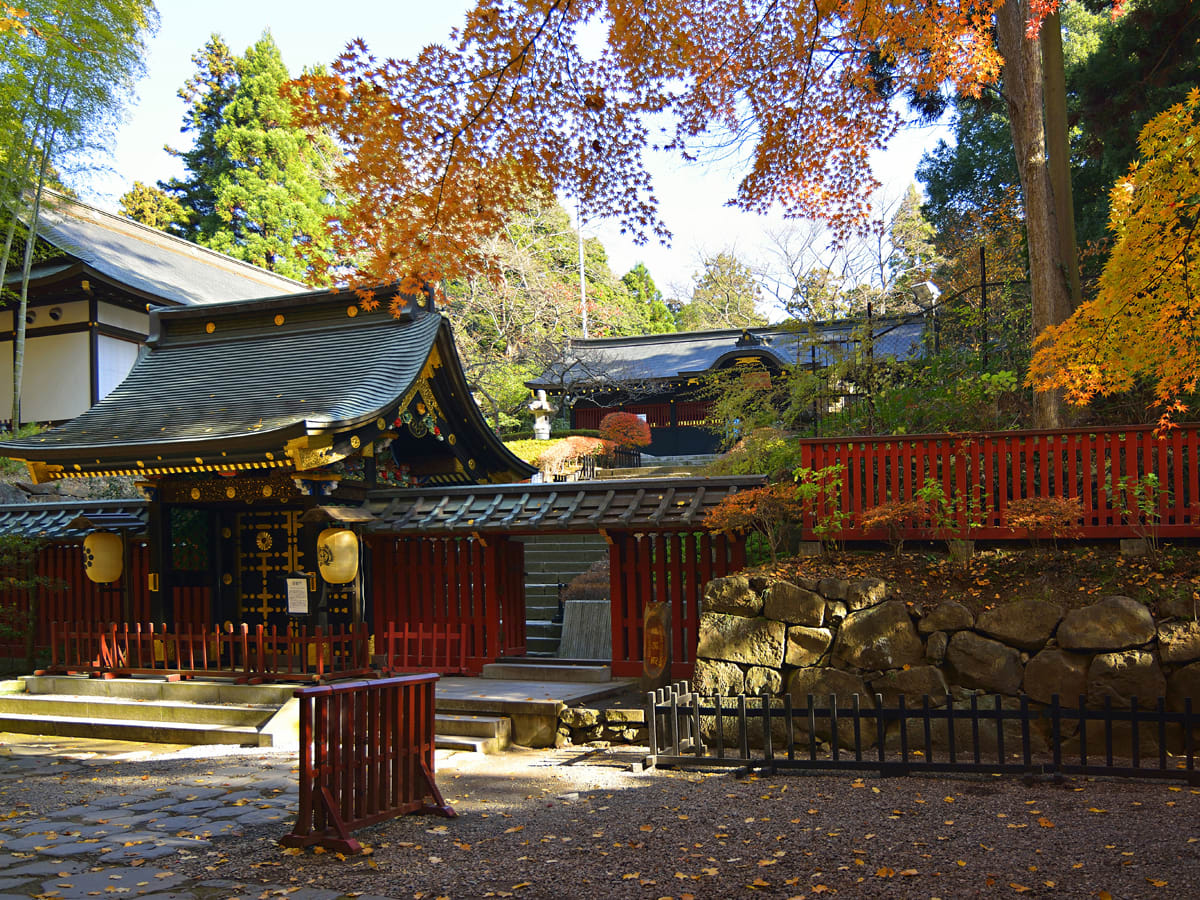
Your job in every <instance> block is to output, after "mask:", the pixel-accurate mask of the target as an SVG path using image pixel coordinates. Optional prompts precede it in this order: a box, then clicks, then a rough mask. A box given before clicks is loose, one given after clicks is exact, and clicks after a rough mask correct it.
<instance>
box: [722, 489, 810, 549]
mask: <svg viewBox="0 0 1200 900" xmlns="http://www.w3.org/2000/svg"><path fill="white" fill-rule="evenodd" d="M803 511H804V508H803V505H802V504H801V502H800V500H799V498H798V497H797V491H796V486H795V485H793V484H786V483H784V484H770V485H767V486H766V487H760V488H752V489H750V490H748V491H738V492H737V493H736V494H730V495H728V496H727V497H725V498H724V499H723V500H722V501H721V502H720V503H718V504H717V505H716V506H714V507H713V508H712V509H710V510H709V511H708V513H707V515H705V517H704V527H705V528H707V529H708V530H709V531H711V532H713V533H714V534H746V533H748V532H755V533H757V534H761V535H762V536H763V538H764V539H765V540H766V542H767V547H768V549H769V550H770V551H771V562H772V563H776V562H778V561H779V550H780V549H781V548H783V547H784V546H786V545H787V540H788V535H789V534H790V533H791V530H792V525H793V524H794V523H795V522H798V521H799V520H800V516H801V514H802V513H803Z"/></svg>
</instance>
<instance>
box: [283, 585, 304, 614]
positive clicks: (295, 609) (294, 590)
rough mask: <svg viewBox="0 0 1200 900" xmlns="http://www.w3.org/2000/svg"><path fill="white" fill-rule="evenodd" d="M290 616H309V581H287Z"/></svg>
mask: <svg viewBox="0 0 1200 900" xmlns="http://www.w3.org/2000/svg"><path fill="white" fill-rule="evenodd" d="M287 601H288V615H292V616H307V615H308V579H307V578H289V579H287Z"/></svg>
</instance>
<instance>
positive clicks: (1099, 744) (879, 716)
mask: <svg viewBox="0 0 1200 900" xmlns="http://www.w3.org/2000/svg"><path fill="white" fill-rule="evenodd" d="M1085 699H1086V698H1084V697H1082V696H1081V697H1080V698H1079V705H1078V706H1076V707H1067V706H1063V705H1061V703H1060V701H1059V698H1058V696H1057V695H1055V696H1054V697H1053V698H1052V700H1051V702H1050V703H1049V704H1048V705H1044V706H1043V705H1040V704H1034V703H1032V702H1030V700H1029V698H1028V697H1019V698H1017V697H1001V696H999V695H995V696H989V697H981V696H977V695H976V696H972V697H970V699H969V700H967V701H963V700H955V699H954V698H953V697H951V696H945V697H936V698H931V697H930V696H928V695H926V696H925V697H923V698H922V701H921V703H920V704H919V705H918V706H908V705H907V704H906V703H905V700H904V697H903V696H900V697H899V698H898V699H897V700H896V702H895V704H894V705H888V704H885V703H884V699H883V696H882V695H880V694H875V695H874V697H866V698H864V697H860V696H859V695H858V694H854V695H853V696H852V697H851V698H850V700H849V702H848V703H846V704H844V705H839V702H838V698H837V697H836V695H830V696H829V697H828V698H827V699H825V698H822V699H820V700H818V698H816V697H814V696H813V695H811V694H810V695H808V696H807V697H806V698H805V702H804V703H803V705H800V704H794V703H793V701H792V697H791V695H790V694H785V695H784V696H783V697H770V696H766V695H764V696H753V695H751V696H747V695H746V694H739V695H736V696H702V695H700V694H699V693H697V692H695V691H693V690H692V689H691V688H690V686H689V685H688V683H687V682H678V683H677V684H674V685H672V686H670V687H667V688H661V689H659V690H658V691H655V692H653V693H650V694H647V695H646V722H647V725H648V727H649V747H650V752H649V754H648V755H647V756H646V758H645V760H644V761H643V765H644V766H645V767H647V768H652V767H655V766H664V767H675V766H690V767H701V768H703V767H729V768H741V769H748V770H755V769H762V770H766V771H768V772H773V771H776V770H786V769H792V770H802V771H818V770H838V771H856V770H857V771H876V772H879V773H880V774H881V775H885V776H891V775H920V774H926V773H937V772H961V773H987V774H995V773H1010V774H1020V775H1026V776H1031V775H1046V774H1048V775H1111V776H1121V777H1132V778H1163V779H1175V780H1181V781H1186V782H1187V783H1188V784H1192V785H1200V772H1198V771H1197V769H1196V757H1195V750H1196V736H1197V731H1198V730H1200V715H1197V714H1195V713H1193V712H1192V702H1191V699H1190V698H1186V699H1185V700H1184V703H1183V707H1184V708H1183V711H1171V710H1168V709H1167V708H1166V701H1165V700H1164V699H1163V698H1161V697H1160V698H1157V700H1156V701H1155V702H1154V704H1153V706H1151V707H1146V706H1143V705H1139V703H1138V701H1137V698H1136V697H1135V698H1131V704H1130V706H1129V707H1128V708H1125V707H1114V706H1113V703H1112V699H1111V698H1106V700H1105V702H1104V704H1103V706H1102V707H1101V708H1099V709H1090V708H1087V707H1086V705H1085Z"/></svg>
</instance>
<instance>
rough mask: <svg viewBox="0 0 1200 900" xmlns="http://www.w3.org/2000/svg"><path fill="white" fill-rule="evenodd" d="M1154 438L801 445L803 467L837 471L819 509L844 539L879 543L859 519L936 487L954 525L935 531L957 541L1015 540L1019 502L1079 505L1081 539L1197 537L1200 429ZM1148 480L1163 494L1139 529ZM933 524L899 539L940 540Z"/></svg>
mask: <svg viewBox="0 0 1200 900" xmlns="http://www.w3.org/2000/svg"><path fill="white" fill-rule="evenodd" d="M1153 432H1154V427H1153V426H1151V425H1144V426H1128V427H1118V428H1087V429H1082V428H1074V429H1071V428H1068V429H1062V430H1058V431H1011V432H993V433H987V432H980V433H962V434H922V435H887V436H873V437H853V438H827V439H805V440H801V441H800V460H801V465H802V466H804V467H806V468H811V469H823V468H826V467H829V466H838V467H840V469H841V480H842V485H841V489H840V491H839V492H838V493H837V495H836V496H832V495H831V496H827V497H826V498H825V499H824V502H825V503H826V504H827V506H826V509H828V510H840V511H841V512H842V513H843V514H845V515H846V516H847V517H848V518H847V520H846V522H845V526H844V528H843V530H842V531H841V533H840V537H841V538H843V539H848V540H854V539H868V540H874V539H880V538H883V537H886V535H884V534H883V533H882V532H880V531H868V530H866V529H864V528H863V527H862V524H861V522H862V516H863V514H864V513H865V512H866V511H867V510H869V509H871V508H872V507H875V506H879V505H882V504H884V503H890V502H904V501H908V500H912V499H914V498H915V497H916V495H917V492H918V491H919V490H920V489H921V488H922V487H923V486H924V485H926V484H928V483H930V482H933V483H937V484H939V485H940V486H941V490H942V494H943V495H944V496H945V498H946V499H947V501H948V503H949V504H950V505H951V507H952V510H953V515H954V520H955V521H954V524H953V526H952V527H950V528H949V529H946V528H943V529H940V530H941V531H947V532H952V533H954V535H955V536H957V537H971V538H981V539H990V540H1004V539H1012V538H1013V537H1015V536H1016V535H1015V534H1014V531H1013V528H1012V527H1010V525H1009V522H1008V508H1009V505H1010V504H1011V503H1012V502H1013V501H1014V500H1017V499H1025V498H1066V499H1077V500H1078V501H1079V504H1080V521H1079V523H1078V526H1079V527H1078V529H1077V533H1078V534H1079V535H1080V536H1081V537H1092V538H1117V537H1130V536H1132V535H1135V534H1137V533H1138V532H1139V530H1144V529H1145V528H1147V527H1151V526H1152V527H1153V528H1154V530H1155V531H1156V532H1157V534H1158V535H1160V536H1161V537H1183V536H1195V535H1196V533H1197V531H1196V528H1197V525H1198V524H1200V425H1197V424H1187V425H1181V426H1179V427H1178V428H1176V429H1173V430H1171V431H1170V432H1168V433H1166V434H1165V435H1164V436H1163V437H1162V438H1157V437H1155V436H1154V433H1153ZM1150 474H1153V475H1154V476H1156V477H1157V479H1158V486H1159V488H1160V489H1161V493H1159V495H1158V496H1157V497H1156V500H1155V512H1154V515H1153V516H1152V518H1153V519H1154V521H1153V522H1145V521H1142V522H1141V523H1139V521H1138V520H1139V514H1138V511H1137V500H1136V497H1135V495H1134V490H1133V488H1134V485H1136V484H1137V483H1138V482H1139V480H1141V481H1143V483H1144V480H1145V476H1147V475H1150ZM1122 479H1125V482H1126V485H1125V489H1124V490H1123V491H1121V490H1120V482H1121V480H1122ZM1142 518H1144V517H1142ZM819 520H820V513H814V514H810V515H809V516H808V517H807V518H806V520H805V523H804V526H805V532H806V534H809V533H811V530H812V528H813V527H814V526H815V525H817V524H818V523H819ZM936 525H937V523H936V522H934V521H931V520H925V521H920V522H913V523H912V524H911V526H910V527H909V528H908V529H907V530H906V531H905V533H904V536H905V537H913V538H921V537H937V536H941V535H938V534H935V533H934V532H935V531H937V530H939V529H937V528H936ZM1030 536H1031V537H1040V536H1043V535H1030Z"/></svg>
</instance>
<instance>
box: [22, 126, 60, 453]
mask: <svg viewBox="0 0 1200 900" xmlns="http://www.w3.org/2000/svg"><path fill="white" fill-rule="evenodd" d="M52 146H54V132H53V131H51V132H50V134H49V135H48V136H47V139H46V145H45V146H44V147H43V148H42V159H41V162H40V163H39V165H38V180H37V187H36V188H35V189H34V193H33V207H32V211H31V212H30V214H29V233H28V235H26V238H25V259H24V262H23V264H22V267H21V301H20V303H19V304H18V306H17V310H16V312H15V313H14V315H15V317H16V322H15V323H14V324H15V325H16V326H17V328H16V331H17V334H16V339H15V340H14V341H13V396H12V401H13V402H12V430H13V433H14V434H15V433H16V431H17V429H18V428H20V427H21V381H22V379H23V377H24V375H25V314H26V310H27V309H28V307H29V272H30V270H31V269H32V267H33V245H34V244H36V243H37V228H38V218H39V217H40V215H41V212H42V191H43V190H44V189H45V186H46V172H47V170H48V169H49V168H50V148H51V147H52Z"/></svg>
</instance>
